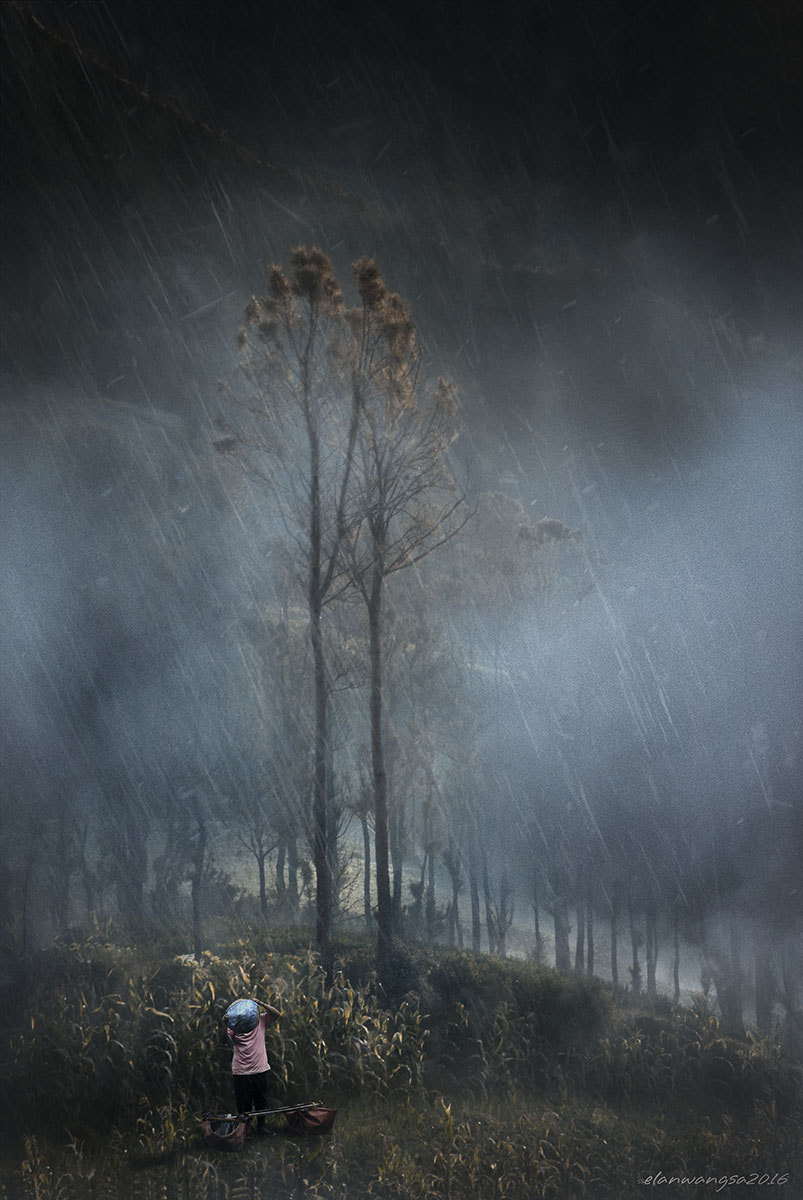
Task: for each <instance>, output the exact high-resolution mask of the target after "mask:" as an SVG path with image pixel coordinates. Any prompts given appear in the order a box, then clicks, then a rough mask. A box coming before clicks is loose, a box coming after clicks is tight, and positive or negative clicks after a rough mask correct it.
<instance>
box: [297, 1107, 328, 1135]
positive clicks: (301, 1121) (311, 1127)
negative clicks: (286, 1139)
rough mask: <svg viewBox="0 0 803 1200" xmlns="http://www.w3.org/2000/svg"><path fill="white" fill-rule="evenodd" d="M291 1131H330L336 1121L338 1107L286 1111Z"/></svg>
mask: <svg viewBox="0 0 803 1200" xmlns="http://www.w3.org/2000/svg"><path fill="white" fill-rule="evenodd" d="M285 1116H286V1117H287V1124H288V1125H289V1126H290V1132H291V1133H328V1132H329V1130H330V1129H331V1128H332V1126H333V1125H334V1123H335V1117H336V1116H337V1109H336V1108H302V1109H299V1110H298V1111H297V1112H289V1113H285Z"/></svg>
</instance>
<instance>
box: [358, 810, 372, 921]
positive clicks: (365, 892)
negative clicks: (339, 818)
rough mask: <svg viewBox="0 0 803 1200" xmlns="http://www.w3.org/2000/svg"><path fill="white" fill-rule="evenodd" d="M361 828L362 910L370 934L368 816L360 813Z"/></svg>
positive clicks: (369, 838)
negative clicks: (362, 866)
mask: <svg viewBox="0 0 803 1200" xmlns="http://www.w3.org/2000/svg"><path fill="white" fill-rule="evenodd" d="M360 825H361V826H362V856H363V863H364V870H363V876H362V909H363V914H364V916H365V928H366V929H367V930H368V932H369V933H370V932H371V931H372V930H373V927H374V914H373V913H372V912H371V830H370V829H369V827H368V816H367V814H366V813H360Z"/></svg>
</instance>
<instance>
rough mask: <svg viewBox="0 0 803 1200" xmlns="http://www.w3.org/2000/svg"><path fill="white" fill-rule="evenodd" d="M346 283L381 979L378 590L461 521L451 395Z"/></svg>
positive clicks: (367, 265)
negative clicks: (426, 377) (352, 305)
mask: <svg viewBox="0 0 803 1200" xmlns="http://www.w3.org/2000/svg"><path fill="white" fill-rule="evenodd" d="M353 277H354V282H355V284H356V287H357V290H358V292H359V295H360V299H361V301H362V305H361V307H359V308H357V309H354V310H352V312H351V313H350V314H349V327H350V330H351V334H352V346H351V354H350V366H351V373H352V375H351V378H352V396H353V401H354V411H355V412H357V413H358V417H359V419H358V424H357V449H356V453H355V456H354V467H353V474H354V478H353V489H352V490H353V502H352V504H351V507H350V509H349V514H348V515H349V528H348V537H347V538H346V539H345V540H344V551H345V556H346V562H347V565H348V570H349V575H350V578H351V580H352V582H353V584H354V586H355V587H356V589H357V590H358V592H359V594H360V596H361V597H362V599H363V601H364V604H365V611H366V615H367V623H368V642H369V649H368V654H369V675H370V685H369V686H370V728H371V774H372V788H373V799H374V828H375V838H376V878H377V969H378V973H379V976H380V979H381V978H382V977H383V975H384V973H385V971H386V969H387V967H388V962H389V954H390V950H391V946H392V938H393V912H392V898H391V889H390V868H389V846H388V785H387V767H386V762H385V740H384V728H383V721H384V685H385V667H384V660H383V642H382V638H383V601H384V598H385V585H386V583H387V581H388V579H389V578H390V577H391V576H392V575H394V574H395V573H397V572H398V571H401V570H402V569H404V568H406V567H410V566H412V565H413V564H415V563H417V562H419V561H420V560H421V559H422V558H424V557H425V556H426V555H428V554H430V553H431V552H432V551H433V550H435V549H436V548H437V547H438V546H440V545H442V544H443V543H444V542H445V541H447V540H448V539H449V538H450V537H452V536H453V535H454V534H455V533H456V532H457V531H458V530H459V529H460V528H461V527H462V525H463V524H464V523H465V520H466V519H467V518H466V515H465V510H464V507H463V497H462V496H461V495H459V494H458V493H457V491H456V489H455V486H454V483H453V479H452V475H451V473H450V470H449V464H448V448H449V445H450V443H451V442H452V441H453V439H454V438H455V436H456V434H457V420H456V419H457V405H456V401H455V396H454V392H453V389H452V388H451V387H450V386H449V385H448V384H447V383H445V382H444V381H443V380H439V381H438V383H437V385H436V386H435V387H434V389H431V390H427V389H425V387H424V386H423V383H422V380H421V377H420V365H421V356H420V351H419V347H418V343H417V339H416V327H415V323H414V321H413V318H412V316H411V314H410V310H409V308H408V306H407V305H406V303H405V302H404V301H403V300H402V299H401V297H400V296H398V295H397V294H395V293H391V292H389V291H388V289H387V288H386V286H385V283H384V281H383V279H382V276H381V274H380V272H379V268H378V267H377V264H376V263H375V262H374V261H373V260H372V259H361V260H360V261H359V262H357V263H355V265H354V268H353Z"/></svg>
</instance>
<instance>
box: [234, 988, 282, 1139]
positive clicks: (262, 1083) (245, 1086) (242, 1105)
mask: <svg viewBox="0 0 803 1200" xmlns="http://www.w3.org/2000/svg"><path fill="white" fill-rule="evenodd" d="M243 1003H244V1002H242V1001H240V1002H238V1003H237V1005H236V1007H237V1008H239V1007H240V1005H242V1004H243ZM253 1003H254V1004H257V1005H259V1008H261V1009H262V1011H261V1012H260V1013H259V1016H258V1018H257V1022H256V1024H255V1025H254V1027H253V1028H252V1029H248V1030H246V1029H243V1025H244V1024H247V1023H248V1022H247V1021H246V1022H243V1021H242V1019H238V1018H237V1017H234V1018H231V1017H230V1016H229V1014H230V1012H231V1010H232V1009H234V1008H235V1005H231V1006H230V1007H229V1009H228V1010H227V1011H226V1014H225V1016H224V1017H223V1023H224V1025H225V1026H226V1033H227V1035H228V1038H229V1041H230V1042H231V1043H232V1046H233V1048H234V1054H233V1055H232V1060H231V1071H232V1082H233V1083H234V1098H235V1101H236V1103H237V1112H238V1113H248V1112H252V1111H256V1112H259V1110H260V1109H264V1108H267V1107H268V1072H269V1071H270V1063H269V1062H268V1054H267V1050H266V1049H265V1030H266V1029H267V1027H268V1026H269V1025H272V1024H273V1022H274V1021H276V1020H277V1019H278V1018H279V1016H280V1015H281V1014H280V1013H279V1011H278V1009H275V1008H274V1007H273V1005H272V1004H263V1003H262V1001H261V1000H257V1001H254V1002H253ZM264 1127H265V1118H264V1117H257V1132H258V1133H260V1132H262V1130H263V1129H264Z"/></svg>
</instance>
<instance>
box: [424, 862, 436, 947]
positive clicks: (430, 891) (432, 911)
mask: <svg viewBox="0 0 803 1200" xmlns="http://www.w3.org/2000/svg"><path fill="white" fill-rule="evenodd" d="M428 860H429V870H428V872H427V902H426V905H425V909H424V911H425V913H426V922H427V937H428V938H429V940H430V941H431V942H434V941H435V935H436V933H437V930H436V915H437V913H436V908H435V847H434V846H433V845H431V844H430V847H429V850H428Z"/></svg>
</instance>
